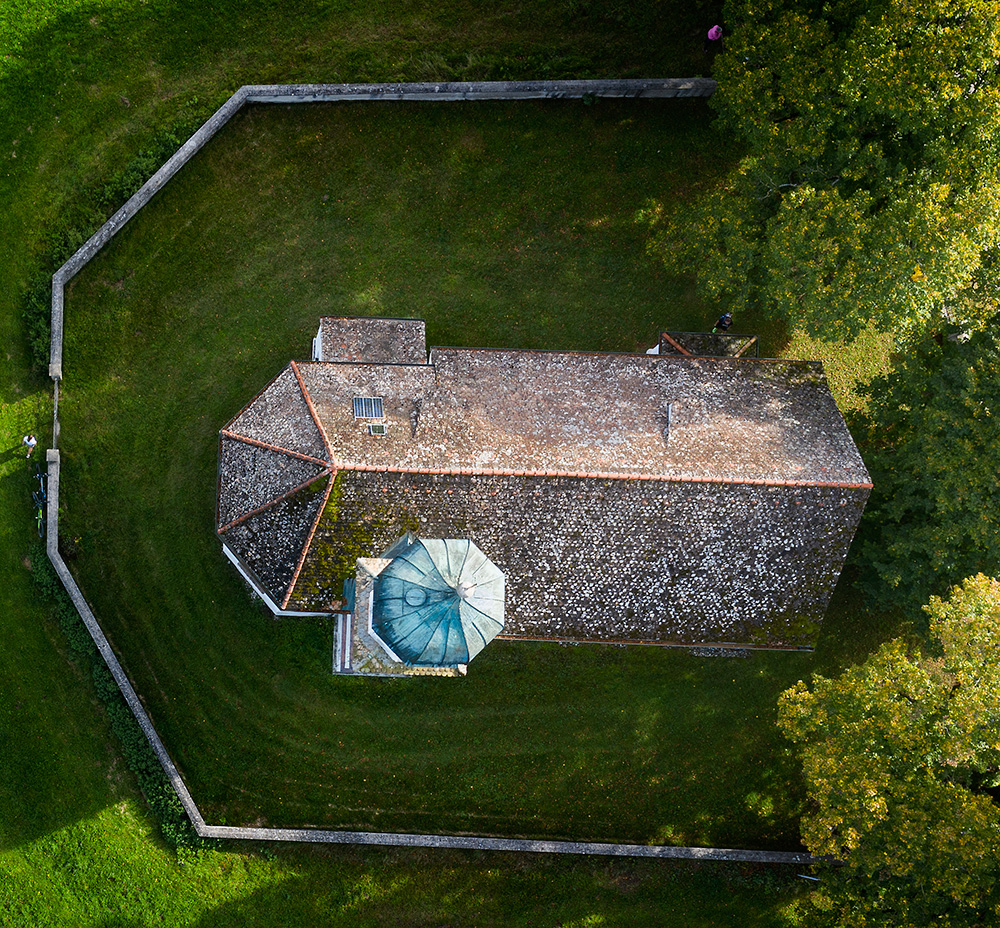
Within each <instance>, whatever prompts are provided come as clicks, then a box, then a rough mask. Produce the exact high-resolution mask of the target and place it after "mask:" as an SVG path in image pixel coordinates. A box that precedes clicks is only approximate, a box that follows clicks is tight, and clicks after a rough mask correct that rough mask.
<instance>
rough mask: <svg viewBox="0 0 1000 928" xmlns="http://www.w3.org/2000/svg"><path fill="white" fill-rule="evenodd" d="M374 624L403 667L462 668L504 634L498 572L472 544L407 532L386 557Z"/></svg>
mask: <svg viewBox="0 0 1000 928" xmlns="http://www.w3.org/2000/svg"><path fill="white" fill-rule="evenodd" d="M383 556H384V557H386V558H391V559H392V563H390V564H389V565H388V566H387V567H385V568H384V569H383V570H382V572H381V573H380V574H379V576H378V580H377V581H376V583H375V598H374V610H373V613H372V627H373V628H374V630H375V632H376V634H378V636H379V637H380V638H381V639H382V640H383V641H384V642H385V643H386V644H387V645H388V646H389V647H390V648H391V649H392V650H393V652H394V653H395V654H396V655H397V656H398V657H399V658H400V660H403V661H405V662H406V663H407V664H415V665H418V666H432V667H441V666H455V665H456V664H467V663H468V662H469V661H471V660H472V658H474V657H475V656H476V655H477V654H478V653H479V652H480V651H482V649H483V648H484V647H486V645H487V644H489V642H490V641H492V640H493V638H494V637H495V636H496V635H497V634H498V633H499V632H501V631H502V630H503V606H504V575H503V573H502V572H501V571H500V569H499V568H498V567H497V566H496V565H495V564H494V563H493V562H492V561H491V560H490V559H489V558H487V557H486V555H485V554H483V552H482V551H480V550H479V548H477V547H476V546H475V545H474V544H473V543H472V542H471V541H467V540H464V539H455V538H448V539H444V540H442V539H428V540H421V539H419V538H416V537H415V536H413V535H407V536H405V537H403V538H401V539H400V540H399V541H398V542H396V544H394V545H393V546H392V547H391V548H390V549H389V550H388V551H387V552H386V553H385V554H384V555H383Z"/></svg>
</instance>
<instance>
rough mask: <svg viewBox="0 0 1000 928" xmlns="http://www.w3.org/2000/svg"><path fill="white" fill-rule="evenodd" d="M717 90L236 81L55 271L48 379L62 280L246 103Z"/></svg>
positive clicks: (666, 94)
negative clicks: (227, 95)
mask: <svg viewBox="0 0 1000 928" xmlns="http://www.w3.org/2000/svg"><path fill="white" fill-rule="evenodd" d="M715 88H716V83H715V81H713V80H711V79H710V78H705V77H693V78H669V79H659V80H638V79H636V80H601V81H454V82H439V83H413V84H410V83H400V84H248V85H246V86H244V87H241V88H240V89H239V90H237V91H236V93H234V94H233V95H232V96H231V97H230V98H229V99H228V100H227V101H226V102H225V103H223V104H222V106H220V107H219V109H218V110H216V112H215V113H213V114H212V116H211V117H209V119H208V120H207V121H206V122H205V123H204V124H203V125H202V126H201V127H200V128H199V129H198V130H197V131H196V132H195V133H194V134H193V135H192V136H191V138H189V139H188V140H187V141H186V142H185V143H184V144H183V145H182V146H181V147H180V148H179V149H177V151H176V152H175V153H174V154H173V155H172V156H171V157H170V158H169V159H168V160H167V161H166V162H165V163H164V165H163V167H161V168H160V169H159V170H158V171H157V172H156V173H155V174H154V175H153V176H152V177H151V178H150V179H149V180H148V181H146V183H145V184H143V185H142V187H140V188H139V190H138V191H137V192H136V193H135V194H134V195H133V196H132V197H131V198H130V199H129V200H128V202H127V203H126V204H125V205H124V206H123V207H122V208H121V209H120V210H118V212H116V213H115V214H114V215H113V216H112V217H111V218H110V219H109V220H108V221H107V222H106V223H105V224H104V225H103V226H101V228H100V229H98V230H97V232H96V233H94V235H92V236H91V237H90V239H88V240H87V242H85V243H84V245H83V246H82V247H81V248H80V249H79V250H78V251H77V252H76V254H74V255H73V257H71V258H70V259H69V260H68V261H67V262H66V263H65V264H64V265H63V266H62V267H61V268H59V270H58V271H56V273H55V274H54V275H53V277H52V340H51V345H50V352H49V376H50V377H52V378H53V379H54V380H61V379H62V350H63V337H62V333H63V314H64V303H63V291H64V288H65V286H66V284H67V283H68V282H69V281H70V280H71V279H72V278H73V277H74V275H76V274H77V273H78V272H79V271H80V268H82V267H83V266H84V265H85V264H86V263H87V262H88V261H90V259H91V258H93V257H94V255H96V254H97V253H98V252H99V251H100V250H101V249H102V248H103V247H104V246H105V245H106V244H107V243H108V242H109V241H111V239H112V238H113V237H114V236H115V235H116V234H117V233H118V231H119V230H120V229H121V228H122V227H123V226H124V225H125V224H126V223H127V222H128V221H129V220H130V219H131V218H132V217H133V216H135V214H136V213H138V212H139V210H141V209H142V208H143V207H144V206H145V205H146V204H147V203H148V202H149V201H150V200H151V199H152V198H153V197H154V196H155V195H156V194H157V193H158V192H159V191H160V190H161V189H162V188H163V186H164V185H165V184H166V183H167V182H168V181H169V180H170V179H171V178H172V177H173V176H174V175H175V174H176V173H177V172H178V171H179V170H180V169H181V168H182V167H184V165H185V164H187V163H188V161H190V160H191V159H192V158H193V157H194V156H195V155H196V154H197V153H198V152H199V151H201V149H202V148H204V147H205V145H206V144H207V143H208V142H209V141H210V140H211V139H212V137H213V136H214V135H215V134H216V133H217V132H218V131H219V130H220V129H221V128H222V127H223V126H225V124H226V123H227V122H229V120H230V119H232V118H233V116H235V115H236V113H238V112H239V111H240V110H241V109H242V108H243V107H244V106H245V105H246V104H247V103H348V102H371V101H373V100H410V101H423V102H433V101H439V102H445V101H456V100H573V99H577V100H581V99H583V98H585V97H587V98H594V99H596V98H598V97H617V98H650V99H663V98H674V97H710V96H711V95H712V94H713V93H714V92H715Z"/></svg>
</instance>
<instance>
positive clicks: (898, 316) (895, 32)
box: [662, 0, 1000, 337]
mask: <svg viewBox="0 0 1000 928" xmlns="http://www.w3.org/2000/svg"><path fill="white" fill-rule="evenodd" d="M726 20H727V22H728V24H729V26H730V27H731V35H729V36H728V37H727V39H726V48H725V51H724V52H723V53H722V54H721V55H720V56H719V57H718V59H717V60H716V68H715V76H716V77H717V78H718V81H719V88H718V90H717V92H716V94H715V96H714V97H713V100H712V103H713V106H714V107H715V108H716V110H717V112H718V117H719V125H720V128H721V129H722V131H723V132H724V133H726V135H727V136H728V137H730V138H733V139H735V140H737V141H738V143H740V144H742V145H743V146H744V147H745V151H746V157H745V158H744V159H743V160H742V161H741V162H740V164H739V166H738V168H737V169H736V170H735V171H734V173H733V174H732V175H731V176H730V178H729V181H728V183H727V184H726V185H725V188H724V189H721V190H718V191H716V192H715V193H714V194H712V195H710V196H709V197H707V198H706V200H705V201H703V204H702V208H701V222H700V235H699V237H698V240H697V241H696V242H694V243H693V248H685V247H684V243H678V242H673V241H671V239H670V236H669V233H668V234H667V235H665V236H664V237H663V240H662V241H663V245H664V246H665V250H666V252H667V253H670V252H671V250H672V249H679V250H680V252H681V253H682V254H684V256H685V257H686V259H690V258H691V257H697V259H698V272H699V279H700V283H701V286H702V287H703V288H704V290H705V291H707V293H708V295H710V296H712V297H714V298H721V299H723V300H724V301H726V302H727V304H728V305H729V306H730V307H731V308H732V309H733V310H734V311H738V310H740V309H743V308H746V307H754V306H760V307H763V308H765V309H766V310H767V311H768V312H777V313H779V314H781V315H783V316H784V317H786V318H787V319H788V320H789V321H790V322H791V323H793V324H796V325H801V326H803V327H805V328H806V329H807V330H808V331H810V332H811V333H813V334H818V335H821V336H822V335H826V336H830V337H833V336H837V337H843V336H850V335H853V334H855V333H856V332H858V331H859V330H860V329H861V328H862V327H863V326H865V325H866V324H868V323H869V322H874V323H875V325H877V326H878V327H880V328H882V329H884V330H890V329H894V328H900V327H902V328H925V327H927V326H928V325H933V324H935V321H936V319H937V318H938V316H939V314H940V312H941V310H942V308H943V307H945V306H947V305H949V304H950V303H952V302H954V301H956V300H958V299H960V298H961V296H962V294H963V293H964V292H965V291H966V290H968V288H970V286H971V285H972V284H973V283H974V281H975V276H976V272H977V269H978V268H979V267H980V264H981V261H982V256H983V254H984V252H987V251H989V250H990V249H993V248H996V247H997V245H998V243H1000V78H998V69H997V61H998V59H1000V3H998V2H996V0H921V2H913V0H875V2H860V0H831V2H826V3H819V2H816V0H731V2H729V3H728V5H727V14H726Z"/></svg>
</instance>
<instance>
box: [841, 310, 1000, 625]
mask: <svg viewBox="0 0 1000 928" xmlns="http://www.w3.org/2000/svg"><path fill="white" fill-rule="evenodd" d="M864 392H865V393H867V395H868V411H867V416H866V418H864V419H863V420H861V422H860V427H856V428H855V434H856V435H857V436H858V437H859V438H860V439H861V442H862V445H863V447H864V448H865V460H866V463H867V464H868V468H869V470H870V471H871V474H872V481H873V483H874V489H873V491H872V496H871V498H870V500H869V502H868V507H867V509H866V512H865V517H864V521H863V523H862V529H861V532H860V534H859V538H858V540H857V542H856V555H855V557H854V560H855V561H856V562H857V563H858V565H859V567H860V576H861V582H862V585H863V586H864V587H865V588H866V590H867V592H868V593H869V594H870V595H871V596H873V597H874V599H875V600H877V601H878V602H880V603H881V604H882V605H902V606H904V607H908V608H916V607H917V606H918V605H919V604H920V603H922V602H926V601H927V598H928V597H929V596H930V595H931V594H932V593H936V594H941V593H943V592H944V591H945V590H946V589H947V588H948V587H949V586H951V585H952V584H954V583H957V582H958V581H959V580H961V579H962V577H966V576H970V575H971V574H974V573H978V572H979V571H983V572H986V573H989V574H993V575H998V576H1000V346H998V343H997V337H996V335H995V334H994V328H993V327H991V328H989V329H986V330H982V331H979V332H976V333H975V334H974V335H973V336H972V337H971V338H970V339H969V340H968V342H965V343H961V342H954V341H950V340H948V339H942V341H941V344H940V345H939V344H937V343H936V342H935V341H933V340H931V339H927V340H925V342H924V343H923V344H922V345H921V346H920V347H919V348H918V349H916V350H914V351H911V352H907V353H906V355H905V356H904V357H903V358H901V359H900V361H899V363H898V364H897V366H896V369H895V370H894V371H893V372H892V373H891V374H890V375H889V376H888V377H883V378H878V379H876V380H875V381H873V382H872V383H871V384H869V385H868V386H867V387H866V388H865V389H864Z"/></svg>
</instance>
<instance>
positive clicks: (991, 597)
mask: <svg viewBox="0 0 1000 928" xmlns="http://www.w3.org/2000/svg"><path fill="white" fill-rule="evenodd" d="M924 608H925V610H926V611H927V613H928V615H929V617H930V623H931V633H932V642H933V643H932V646H931V647H930V648H929V649H928V650H927V651H926V653H915V652H913V651H912V650H911V649H909V648H908V647H907V646H906V644H905V643H904V642H903V641H901V640H896V641H891V642H888V643H886V644H884V645H883V646H882V648H881V649H880V650H879V651H878V652H876V653H875V654H874V655H872V657H870V658H869V659H868V661H866V662H865V663H864V664H862V665H861V666H857V667H853V668H851V669H850V670H848V671H846V672H845V673H844V674H842V675H841V676H840V677H839V678H837V679H836V680H831V679H827V678H825V677H822V676H816V677H814V679H813V683H812V686H811V688H810V687H809V686H806V685H805V684H804V683H802V682H799V683H798V684H797V685H796V686H794V687H792V688H791V689H789V690H786V691H785V692H784V693H783V694H782V696H781V699H780V702H779V709H778V724H779V726H780V727H781V729H782V730H783V731H784V733H785V734H786V735H787V736H788V737H789V738H790V739H791V740H792V741H794V742H796V744H797V745H798V746H799V752H800V755H801V759H802V765H803V772H804V776H805V781H806V790H807V794H808V798H809V808H808V810H807V812H806V814H805V815H804V816H803V819H802V836H803V841H804V843H805V844H806V846H807V847H808V848H809V850H810V851H811V852H812V853H813V854H816V855H824V856H827V855H828V856H829V857H830V858H834V859H835V860H836V861H838V862H839V865H836V866H831V867H827V868H825V869H824V873H823V883H822V884H821V886H820V889H819V891H818V892H817V893H816V894H815V896H814V903H815V905H816V907H817V909H818V910H819V911H820V912H821V913H824V915H825V917H822V916H821V917H820V919H819V921H820V922H821V923H824V922H825V923H828V924H833V925H838V926H840V925H843V926H848V925H850V926H852V928H855V926H867V925H879V926H882V925H893V926H894V928H908V926H914V928H916V926H923V925H929V924H934V925H941V926H954V928H957V926H975V925H986V924H996V923H997V921H996V920H997V919H998V918H1000V882H998V877H1000V808H998V806H997V805H996V803H995V802H994V801H993V800H992V798H991V795H990V793H989V792H988V791H989V790H990V789H992V788H994V787H995V786H996V785H997V782H998V775H1000V582H998V581H997V580H994V579H991V578H988V577H985V576H983V575H981V574H980V575H978V576H976V577H973V578H969V579H967V580H965V581H964V582H963V583H962V584H961V585H960V586H957V587H955V588H954V589H953V590H952V591H951V594H950V595H949V597H948V599H947V600H942V599H939V598H937V597H933V598H932V599H931V602H930V605H928V606H925V607H924Z"/></svg>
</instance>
